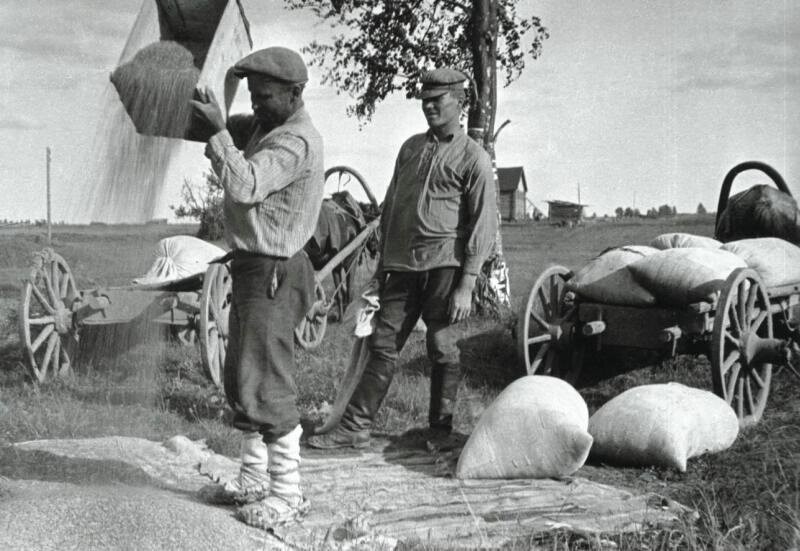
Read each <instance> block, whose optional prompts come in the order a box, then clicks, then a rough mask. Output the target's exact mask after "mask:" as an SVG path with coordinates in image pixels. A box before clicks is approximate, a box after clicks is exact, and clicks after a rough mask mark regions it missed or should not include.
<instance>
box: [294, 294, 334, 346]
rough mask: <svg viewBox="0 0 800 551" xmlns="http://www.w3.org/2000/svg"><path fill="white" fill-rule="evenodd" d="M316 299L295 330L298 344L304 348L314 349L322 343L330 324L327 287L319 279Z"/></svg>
mask: <svg viewBox="0 0 800 551" xmlns="http://www.w3.org/2000/svg"><path fill="white" fill-rule="evenodd" d="M314 294H315V295H316V300H315V301H314V303H313V304H312V305H311V308H309V310H308V312H306V315H305V317H304V318H303V319H302V320H300V323H299V324H298V325H297V327H296V328H295V330H294V337H295V341H297V344H299V345H300V346H301V347H302V348H303V349H304V350H313V349H315V348H316V347H318V346H319V345H320V344H321V343H322V337H324V336H325V329H326V328H327V326H328V303H327V301H326V300H325V289H323V288H322V285H321V284H320V282H319V281H317V283H316V286H315V288H314Z"/></svg>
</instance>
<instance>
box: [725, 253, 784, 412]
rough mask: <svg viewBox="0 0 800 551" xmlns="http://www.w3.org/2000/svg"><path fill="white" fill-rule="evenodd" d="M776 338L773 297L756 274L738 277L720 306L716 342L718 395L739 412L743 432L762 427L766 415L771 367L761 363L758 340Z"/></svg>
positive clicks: (740, 272) (730, 281)
mask: <svg viewBox="0 0 800 551" xmlns="http://www.w3.org/2000/svg"><path fill="white" fill-rule="evenodd" d="M765 338H772V316H771V315H770V303H769V296H768V295H767V292H766V289H765V287H764V284H763V283H762V282H761V278H760V277H759V276H758V274H757V273H756V272H754V271H753V270H750V269H746V268H740V269H738V270H736V271H734V272H733V273H732V274H731V275H730V276H729V277H728V279H727V281H726V282H725V287H724V288H723V291H722V295H721V296H720V299H719V301H718V303H717V309H716V315H715V318H714V333H713V340H712V341H711V369H712V371H711V374H712V377H713V381H714V392H715V393H716V394H718V395H719V396H720V397H722V398H724V399H725V401H726V402H728V403H729V404H730V405H731V407H733V409H734V410H735V411H736V415H737V416H738V417H739V426H740V427H742V428H744V427H747V426H749V425H753V424H755V423H757V422H758V421H759V420H760V419H761V415H762V414H763V413H764V408H765V407H766V405H767V396H768V395H769V385H770V380H771V379H772V364H769V363H764V362H763V361H759V360H758V357H757V356H758V354H757V350H758V340H759V339H765Z"/></svg>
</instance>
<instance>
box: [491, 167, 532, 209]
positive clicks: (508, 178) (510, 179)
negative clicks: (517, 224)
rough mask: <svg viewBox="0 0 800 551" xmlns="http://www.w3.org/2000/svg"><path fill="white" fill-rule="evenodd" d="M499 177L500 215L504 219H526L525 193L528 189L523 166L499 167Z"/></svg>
mask: <svg viewBox="0 0 800 551" xmlns="http://www.w3.org/2000/svg"><path fill="white" fill-rule="evenodd" d="M497 179H498V181H499V184H500V198H499V201H498V203H499V204H498V207H499V209H500V216H501V217H502V218H503V220H509V221H511V220H524V219H525V207H526V204H527V203H526V197H525V193H526V192H527V191H528V182H527V181H526V180H525V171H524V170H523V169H522V167H521V166H511V167H506V168H498V169H497Z"/></svg>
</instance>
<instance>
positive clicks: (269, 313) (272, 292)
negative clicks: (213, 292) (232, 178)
mask: <svg viewBox="0 0 800 551" xmlns="http://www.w3.org/2000/svg"><path fill="white" fill-rule="evenodd" d="M231 274H232V278H233V294H232V302H231V310H230V318H229V339H228V352H227V356H226V358H225V372H224V383H225V394H226V396H227V398H228V403H229V404H230V406H231V408H232V409H233V411H234V419H233V424H234V426H235V427H237V428H239V429H241V430H244V431H258V432H260V433H261V434H262V435H263V437H264V441H265V442H266V443H268V444H269V443H270V442H274V441H275V440H277V439H278V438H280V437H281V436H283V435H285V434H288V433H289V432H291V431H292V430H293V429H294V428H295V427H296V426H297V425H298V424H299V422H300V416H299V413H298V411H297V406H296V405H295V400H296V395H297V391H296V387H295V383H294V328H295V326H296V325H297V324H298V323H299V322H300V320H301V319H302V317H303V316H304V315H305V313H306V312H307V311H308V310H309V308H310V305H311V300H312V297H313V291H314V269H313V267H312V266H311V262H310V261H309V260H308V257H307V256H306V254H305V253H303V252H300V253H298V254H296V255H294V256H293V257H291V258H288V259H281V258H276V257H268V256H258V255H250V254H243V255H237V256H234V258H233V261H232V265H231Z"/></svg>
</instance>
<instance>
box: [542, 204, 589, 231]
mask: <svg viewBox="0 0 800 551" xmlns="http://www.w3.org/2000/svg"><path fill="white" fill-rule="evenodd" d="M547 205H548V209H547V210H548V214H547V217H548V218H549V219H550V223H551V224H556V225H559V226H574V225H576V224H579V223H580V222H581V220H582V219H583V207H585V206H586V205H581V204H580V203H570V202H569V201H548V202H547Z"/></svg>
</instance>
